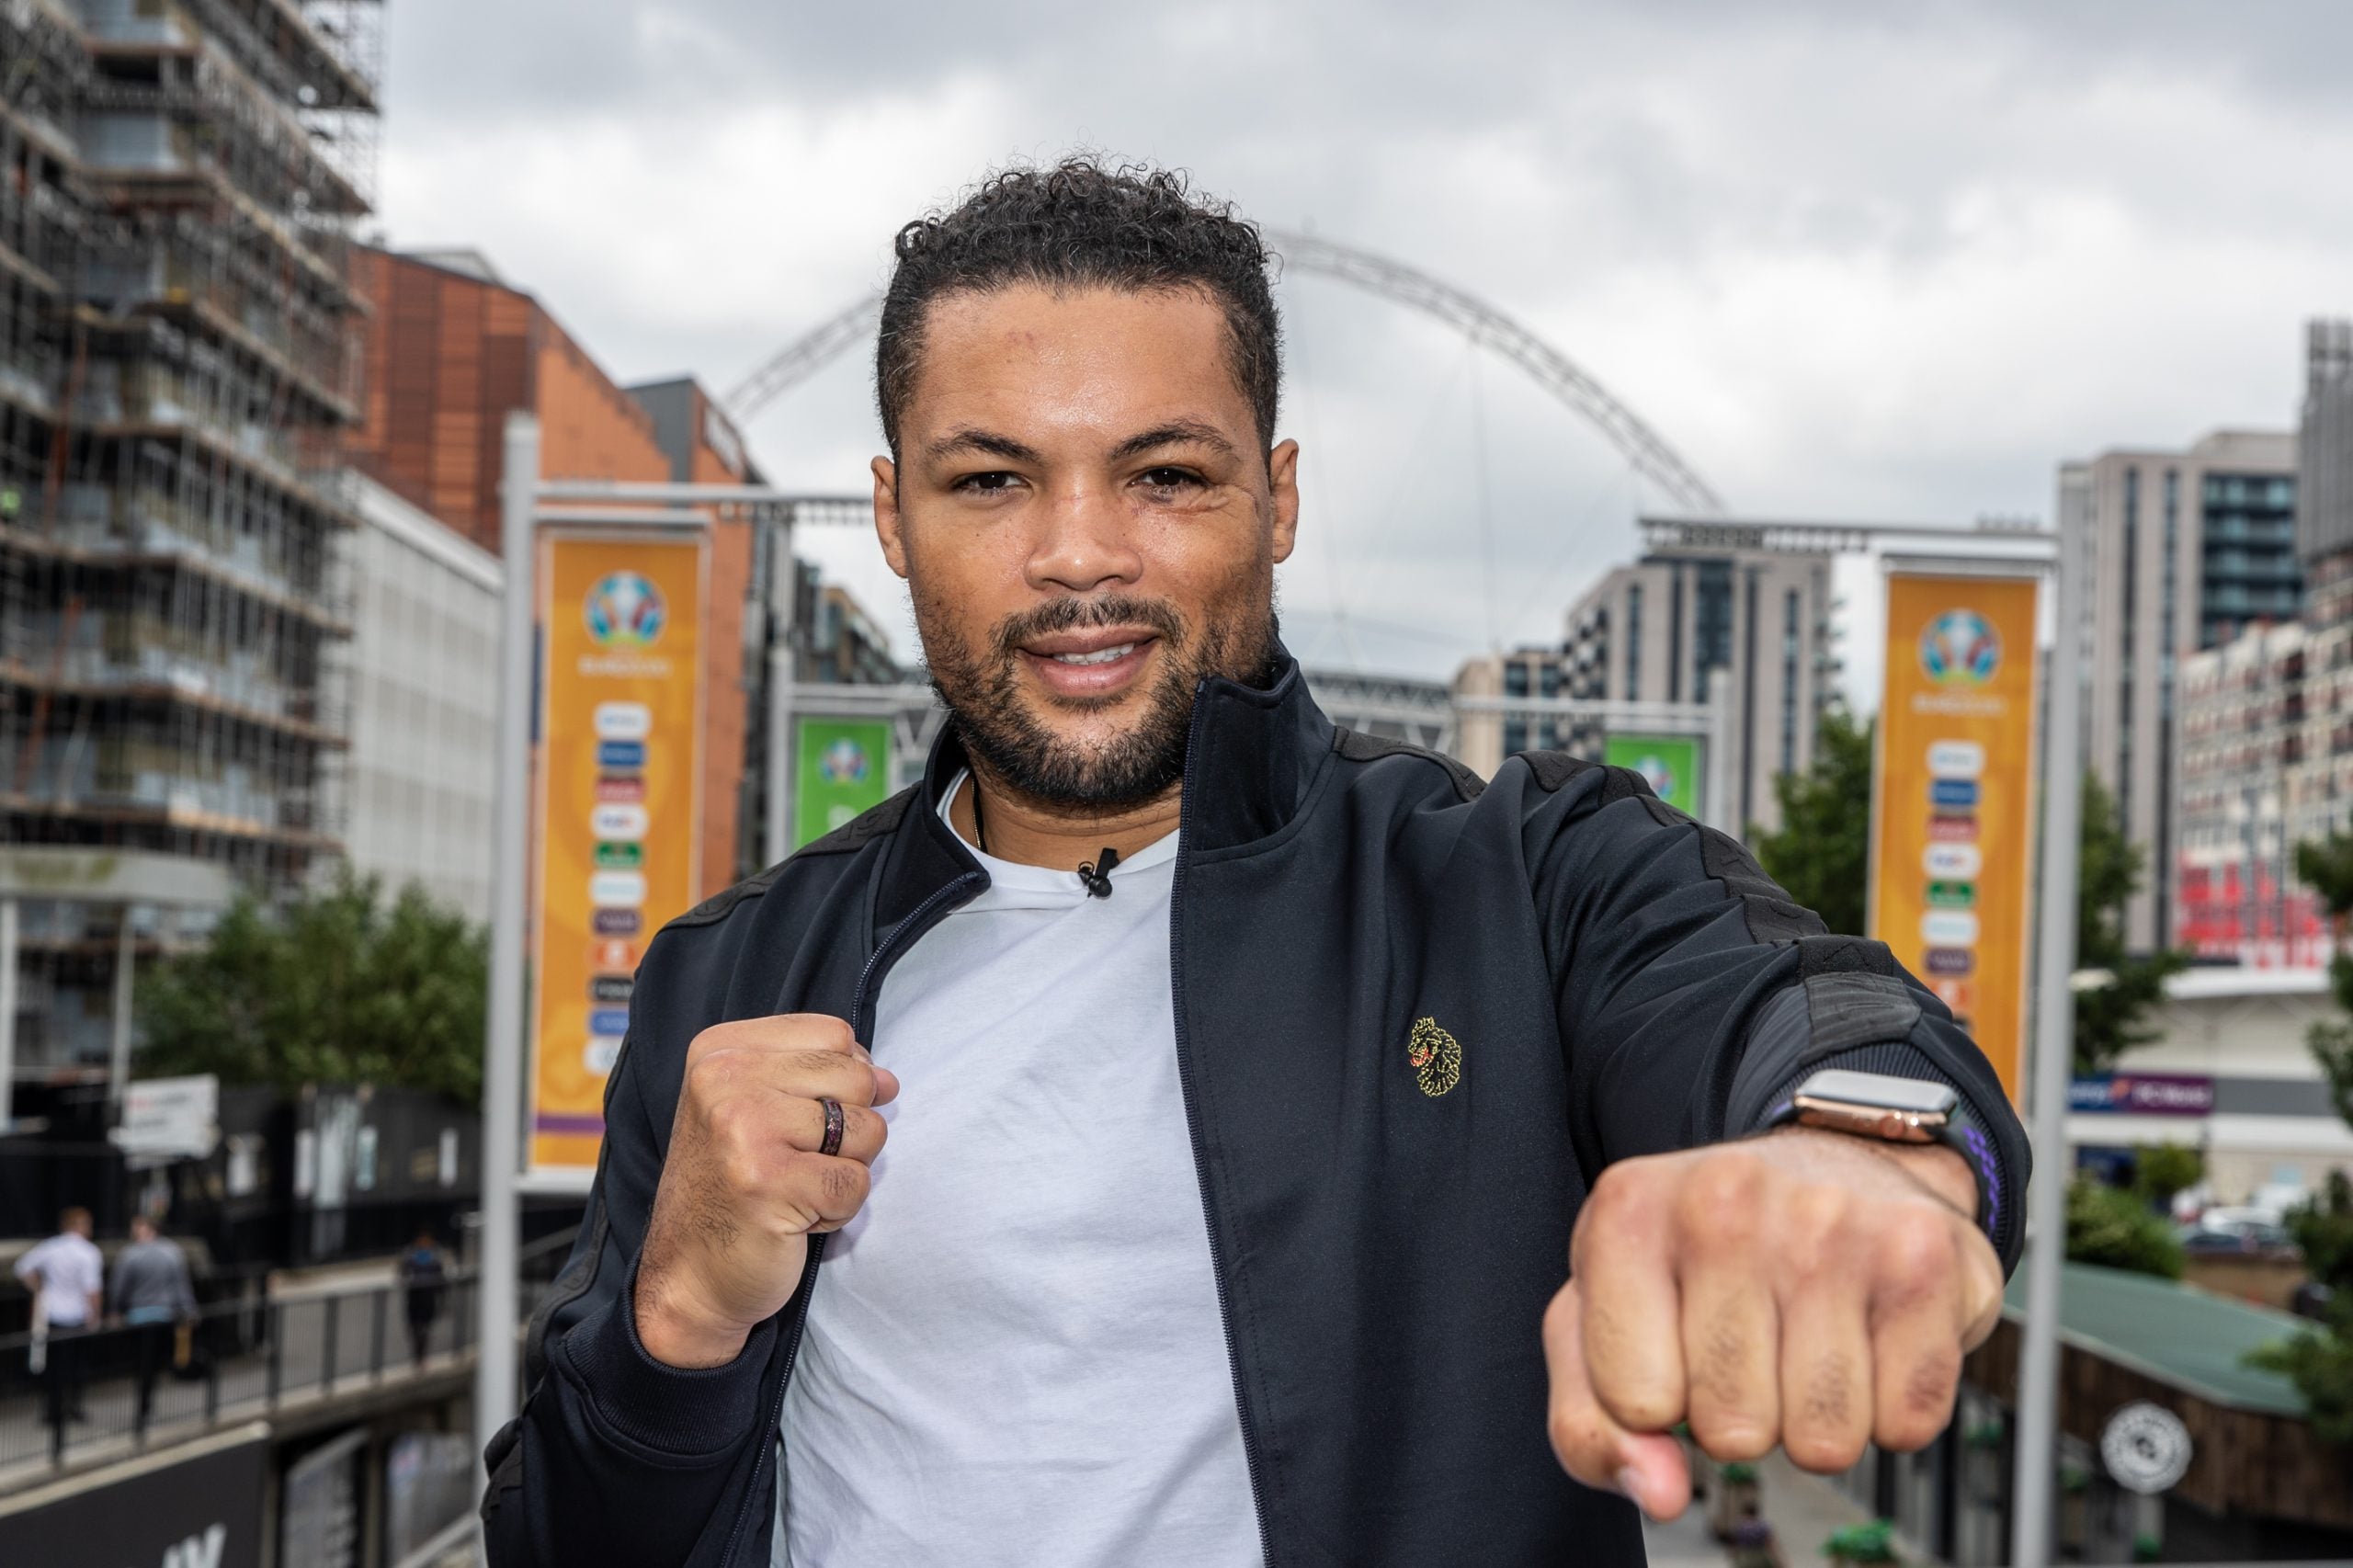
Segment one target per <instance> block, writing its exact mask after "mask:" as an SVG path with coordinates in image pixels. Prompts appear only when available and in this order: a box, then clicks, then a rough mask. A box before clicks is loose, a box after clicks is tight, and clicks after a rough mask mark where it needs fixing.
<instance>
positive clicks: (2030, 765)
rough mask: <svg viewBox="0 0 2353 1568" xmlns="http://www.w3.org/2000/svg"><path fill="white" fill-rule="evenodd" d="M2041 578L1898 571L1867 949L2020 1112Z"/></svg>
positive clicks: (1876, 787)
mask: <svg viewBox="0 0 2353 1568" xmlns="http://www.w3.org/2000/svg"><path fill="white" fill-rule="evenodd" d="M2039 586H2040V581H2039V579H2037V578H2035V577H2031V576H2018V575H2009V576H1992V575H1986V576H1979V575H1962V574H1950V575H1936V574H1927V573H1914V572H1907V571H1900V570H1898V571H1891V572H1890V573H1889V574H1888V579H1887V675H1886V685H1885V687H1884V688H1883V691H1882V694H1881V702H1880V710H1879V715H1880V716H1879V748H1878V758H1877V767H1875V768H1874V770H1873V789H1872V799H1871V873H1870V875H1871V882H1870V935H1871V936H1872V937H1875V938H1877V939H1878V940H1880V941H1882V942H1885V943H1886V944H1887V945H1888V947H1889V948H1890V949H1893V951H1894V954H1895V956H1896V958H1897V960H1899V961H1901V962H1902V963H1903V965H1904V967H1905V968H1906V969H1908V970H1910V971H1912V972H1913V973H1914V974H1915V975H1917V976H1919V977H1920V978H1921V979H1922V980H1923V981H1925V982H1926V983H1927V984H1928V986H1929V987H1930V989H1932V990H1934V991H1935V992H1936V993H1937V994H1938V996H1940V997H1942V998H1943V999H1944V1002H1945V1005H1946V1006H1949V1007H1950V1008H1951V1009H1952V1011H1953V1016H1954V1017H1957V1018H1959V1019H1960V1020H1961V1024H1962V1025H1963V1027H1965V1028H1967V1029H1968V1030H1969V1032H1970V1034H1971V1036H1972V1038H1973V1039H1974V1040H1976V1041H1977V1045H1978V1049H1979V1050H1981V1051H1984V1053H1985V1055H1986V1058H1987V1060H1989V1061H1990V1062H1993V1064H1994V1069H1995V1072H1997V1073H1999V1074H2001V1076H2002V1086H2003V1087H2004V1088H2005V1089H2006V1090H2008V1091H2009V1094H2010V1097H2011V1098H2012V1099H2013V1100H2016V1099H2017V1098H2018V1091H2019V1080H2018V1062H2019V1057H2020V1053H2021V1051H2022V1050H2023V1047H2024V1043H2025V1037H2026V1007H2027V974H2028V963H2027V957H2028V946H2027V944H2028V941H2029V930H2028V928H2029V924H2030V920H2029V907H2028V897H2029V890H2030V888H2031V886H2032V874H2031V873H2032V864H2033V862H2032V852H2033V840H2034V830H2035V815H2034V811H2035V798H2036V797H2035V777H2034V751H2035V702H2036V699H2037V696H2038V690H2039V688H2038V685H2037V681H2036V663H2037V655H2036V650H2035V636H2034V632H2035V619H2034V618H2035V596H2036V592H2037V590H2038V588H2039Z"/></svg>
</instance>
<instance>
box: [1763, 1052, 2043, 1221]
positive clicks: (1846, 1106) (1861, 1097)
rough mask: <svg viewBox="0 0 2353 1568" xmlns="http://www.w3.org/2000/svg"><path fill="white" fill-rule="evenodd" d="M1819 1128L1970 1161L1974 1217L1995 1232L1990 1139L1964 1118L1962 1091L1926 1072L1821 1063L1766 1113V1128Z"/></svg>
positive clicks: (1996, 1181) (1996, 1195) (1997, 1198)
mask: <svg viewBox="0 0 2353 1568" xmlns="http://www.w3.org/2000/svg"><path fill="white" fill-rule="evenodd" d="M1792 1123H1794V1124H1795V1125H1797V1126H1800V1127H1820V1128H1824V1129H1826V1130H1828V1131H1832V1132H1848V1133H1852V1134H1854V1135H1855V1136H1856V1137H1858V1138H1876V1139H1878V1140H1879V1141H1880V1142H1883V1143H1942V1144H1944V1145H1945V1146H1946V1147H1947V1148H1949V1149H1951V1150H1953V1151H1955V1152H1956V1153H1959V1154H1960V1155H1961V1158H1962V1159H1964V1160H1966V1161H1968V1162H1969V1169H1970V1174H1971V1175H1972V1176H1975V1177H1976V1178H1977V1222H1978V1224H1979V1225H1981V1226H1983V1227H1984V1230H1985V1233H1986V1234H1987V1235H1989V1236H1991V1235H1995V1234H1996V1233H1997V1231H1996V1228H1995V1227H1996V1222H1997V1221H1998V1220H1999V1218H2000V1213H2001V1178H2000V1176H1999V1175H1998V1174H1997V1173H1998V1170H1999V1166H1998V1165H1996V1164H1995V1159H1994V1150H1993V1144H1992V1142H1991V1141H1990V1140H1988V1139H1987V1138H1986V1136H1985V1134H1984V1132H1983V1131H1980V1130H1979V1129H1978V1128H1977V1127H1976V1125H1975V1124H1974V1123H1973V1122H1972V1121H1971V1119H1969V1116H1968V1113H1967V1110H1966V1108H1964V1107H1963V1105H1962V1103H1961V1094H1960V1091H1959V1090H1957V1089H1955V1088H1954V1087H1953V1086H1952V1085H1949V1084H1939V1083H1936V1082H1933V1081H1932V1080H1929V1079H1927V1078H1900V1077H1897V1076H1895V1075H1894V1074H1888V1073H1859V1072H1855V1071H1854V1070H1852V1069H1850V1068H1846V1067H1825V1068H1824V1069H1822V1070H1821V1071H1820V1072H1818V1073H1814V1074H1812V1075H1810V1076H1808V1077H1807V1078H1806V1079H1805V1080H1804V1081H1803V1082H1802V1083H1800V1084H1799V1085H1798V1086H1797V1087H1796V1088H1794V1089H1792V1090H1790V1096H1789V1098H1788V1099H1786V1100H1784V1101H1783V1102H1782V1103H1781V1104H1779V1105H1778V1106H1776V1107H1774V1108H1773V1111H1772V1114H1771V1115H1770V1116H1768V1117H1767V1118H1766V1119H1765V1125H1766V1126H1767V1127H1768V1128H1775V1127H1788V1126H1790V1125H1791V1124H1792Z"/></svg>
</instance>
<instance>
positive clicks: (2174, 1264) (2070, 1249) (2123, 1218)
mask: <svg viewBox="0 0 2353 1568" xmlns="http://www.w3.org/2000/svg"><path fill="white" fill-rule="evenodd" d="M2067 1261H2068V1262H2070V1263H2097V1264H2099V1265H2102V1266H2103V1267H2109V1268H2126V1269H2130V1270H2131V1271H2132V1272H2133V1273H2135V1274H2154V1275H2156V1276H2158V1277H2159V1278H2165V1279H2178V1278H2181V1270H2182V1264H2183V1261H2184V1259H2183V1254H2182V1250H2181V1243H2180V1241H2179V1240H2178V1239H2177V1238H2176V1236H2175V1235H2174V1233H2173V1226H2172V1225H2170V1224H2168V1223H2167V1222H2166V1221H2165V1220H2164V1219H2162V1218H2161V1217H2159V1216H2158V1215H2157V1214H2156V1213H2154V1211H2152V1210H2151V1209H2150V1208H2149V1206H2148V1204H2147V1203H2146V1202H2144V1201H2143V1199H2139V1198H2137V1197H2135V1196H2134V1195H2133V1194H2131V1193H2130V1192H2127V1191H2125V1190H2124V1189H2123V1188H2122V1187H2109V1186H2107V1185H2105V1184H2103V1183H2101V1182H2099V1181H2097V1180H2095V1179H2094V1178H2092V1177H2090V1176H2077V1177H2076V1178H2075V1180H2074V1181H2073V1182H2071V1183H2069V1184H2068V1187H2067Z"/></svg>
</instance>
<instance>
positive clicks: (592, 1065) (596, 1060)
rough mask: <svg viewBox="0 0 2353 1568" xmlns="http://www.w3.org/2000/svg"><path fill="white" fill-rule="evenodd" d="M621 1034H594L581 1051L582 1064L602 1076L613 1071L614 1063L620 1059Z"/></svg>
mask: <svg viewBox="0 0 2353 1568" xmlns="http://www.w3.org/2000/svg"><path fill="white" fill-rule="evenodd" d="M620 1056H621V1037H620V1036H619V1035H611V1034H592V1035H590V1036H589V1037H588V1043H587V1045H586V1046H585V1047H584V1048H583V1049H582V1051H581V1052H580V1064H581V1065H582V1066H584V1067H585V1068H587V1069H588V1071H590V1072H591V1073H594V1074H597V1076H598V1077H599V1078H602V1077H605V1076H607V1075H608V1074H610V1073H611V1072H612V1070H613V1063H614V1062H618V1061H620Z"/></svg>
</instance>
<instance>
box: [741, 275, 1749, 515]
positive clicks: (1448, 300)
mask: <svg viewBox="0 0 2353 1568" xmlns="http://www.w3.org/2000/svg"><path fill="white" fill-rule="evenodd" d="M1266 237H1267V241H1268V242H1269V243H1270V244H1272V246H1273V248H1274V250H1275V252H1276V254H1277V255H1278V256H1279V257H1280V258H1281V260H1282V263H1283V266H1284V268H1285V270H1287V271H1289V270H1297V271H1300V272H1303V273H1312V274H1314V275H1316V276H1318V277H1324V278H1334V279H1336V280H1337V281H1339V282H1342V283H1346V284H1348V285H1350V286H1351V287H1354V288H1357V289H1361V290H1364V291H1366V292H1367V293H1370V294H1374V295H1377V296H1379V297H1380V298H1381V299H1384V300H1387V301H1390V302H1392V304H1398V305H1403V306H1404V307H1405V308H1407V309H1409V310H1413V311H1418V312H1421V313H1422V314H1424V315H1427V316H1430V317H1433V318H1435V319H1436V320H1438V321H1441V322H1444V323H1446V324H1448V325H1449V326H1451V327H1453V328H1454V329H1455V330H1457V331H1459V332H1461V334H1462V335H1464V336H1465V337H1467V338H1468V339H1469V340H1470V341H1471V342H1472V343H1473V344H1475V345H1477V346H1478V347H1483V348H1485V349H1488V350H1490V351H1491V352H1493V353H1495V354H1498V355H1500V356H1502V357H1503V358H1506V359H1508V360H1510V361H1511V362H1512V363H1513V364H1514V365H1516V366H1518V368H1519V369H1521V370H1523V371H1525V372H1526V373H1527V374H1528V376H1529V379H1530V380H1532V381H1535V382H1536V384H1537V385H1538V386H1539V387H1540V388H1541V389H1543V391H1544V392H1546V393H1548V394H1549V395H1551V396H1552V398H1553V400H1554V401H1556V402H1558V403H1561V404H1562V405H1563V407H1565V408H1567V409H1568V410H1569V412H1571V413H1572V414H1574V415H1576V416H1577V417H1578V418H1579V419H1581V420H1583V421H1584V422H1585V423H1586V425H1588V426H1591V427H1592V428H1593V429H1594V430H1595V431H1596V432H1597V433H1598V434H1599V435H1600V436H1601V437H1602V438H1603V439H1605V440H1607V441H1608V443H1609V444H1610V445H1611V446H1613V447H1615V448H1616V449H1618V451H1619V452H1620V454H1621V455H1623V456H1624V458H1625V459H1626V460H1627V462H1628V463H1630V464H1631V466H1632V467H1633V469H1634V472H1637V473H1639V474H1641V475H1642V476H1643V478H1645V479H1647V480H1649V481H1650V482H1651V483H1653V484H1654V485H1656V486H1657V487H1658V489H1659V490H1660V491H1661V492H1662V493H1663V494H1665V497H1666V498H1667V499H1668V500H1669V501H1671V502H1672V503H1673V505H1674V507H1675V508H1676V509H1677V510H1680V511H1683V512H1686V513H1688V514H1692V515H1695V516H1703V517H1713V516H1720V515H1722V512H1723V509H1724V505H1723V500H1722V497H1721V496H1720V495H1719V494H1717V493H1716V491H1715V489H1714V488H1713V487H1712V486H1711V485H1710V484H1709V483H1708V482H1707V481H1706V480H1704V479H1701V478H1700V477H1699V471H1698V470H1697V469H1695V468H1693V467H1692V466H1691V464H1690V463H1689V462H1688V461H1686V460H1684V458H1683V456H1682V455H1681V454H1680V453H1678V452H1677V451H1676V449H1674V448H1673V447H1670V446H1668V445H1667V443H1666V438H1665V437H1663V436H1661V435H1660V434H1659V433H1658V432H1657V430H1655V429H1654V428H1653V427H1652V426H1650V424H1649V423H1647V422H1646V421H1644V420H1643V418H1642V417H1641V416H1640V415H1637V414H1635V412H1634V411H1633V410H1632V409H1631V408H1630V407H1628V406H1627V404H1626V403H1625V401H1624V400H1623V399H1621V398H1620V397H1618V396H1617V395H1616V394H1615V393H1613V392H1610V391H1609V389H1608V388H1607V387H1605V386H1603V385H1602V384H1601V382H1600V381H1597V380H1596V379H1595V377H1594V376H1593V374H1592V373H1591V372H1590V371H1588V370H1586V369H1585V368H1584V367H1583V366H1581V365H1579V364H1578V363H1577V362H1576V361H1575V360H1574V359H1572V358H1569V356H1568V355H1567V354H1565V353H1563V352H1562V350H1560V349H1559V348H1557V347H1554V346H1553V345H1552V344H1551V343H1549V342H1547V341H1546V340H1545V339H1544V338H1542V337H1540V336H1539V335H1537V334H1536V333H1534V332H1532V331H1530V330H1529V328H1528V327H1526V326H1524V325H1522V324H1520V323H1519V322H1518V321H1516V320H1514V319H1513V318H1512V317H1511V316H1510V315H1508V314H1506V312H1503V311H1501V310H1498V309H1496V308H1495V306H1494V305H1491V304H1489V303H1488V302H1487V301H1484V300H1482V299H1480V298H1479V297H1478V296H1477V295H1475V294H1472V292H1471V291H1470V290H1466V289H1462V288H1459V287H1457V286H1456V285H1454V284H1452V283H1449V282H1447V281H1446V280H1445V279H1444V278H1437V277H1433V276H1432V275H1431V274H1429V273H1427V272H1424V271H1422V270H1420V269H1419V268H1417V267H1408V266H1406V265H1405V264H1404V262H1401V261H1394V260H1392V259H1391V258H1389V257H1387V256H1381V255H1378V254H1376V253H1374V252H1372V251H1369V250H1365V249H1362V248H1360V247H1358V246H1356V245H1346V244H1340V243H1338V242H1337V241H1335V240H1327V239H1324V238H1322V237H1320V236H1318V235H1314V234H1301V233H1290V232H1289V231H1286V230H1281V229H1269V230H1267V231H1266ZM881 303H882V297H881V295H880V294H879V293H878V294H870V295H868V296H867V297H866V298H864V299H862V300H859V301H857V302H856V303H854V304H852V305H849V306H848V307H847V308H846V309H844V310H841V311H838V312H835V314H833V315H831V316H828V317H827V318H826V319H825V320H824V321H823V322H821V323H819V324H817V325H816V326H815V327H813V328H812V329H810V330H809V331H808V332H806V333H804V334H802V335H801V336H799V337H797V338H795V339H793V340H792V341H791V342H790V343H788V344H786V345H785V346H784V347H782V348H779V349H778V350H777V351H776V352H775V353H774V354H772V355H770V356H769V357H768V358H767V359H766V360H765V361H763V362H762V363H761V365H760V366H759V368H758V369H756V370H754V371H753V372H752V373H751V374H750V375H748V376H746V377H745V378H744V380H743V381H741V382H739V383H738V384H737V385H736V387H735V388H734V390H733V391H732V392H729V393H728V395H727V408H728V412H729V413H730V414H732V415H733V416H734V417H735V419H736V421H737V422H738V423H739V424H740V423H745V422H748V421H749V420H750V419H751V417H752V416H753V415H756V414H757V413H758V412H759V411H760V410H761V409H763V408H765V407H767V405H768V404H769V403H772V402H774V401H775V400H776V399H777V398H779V397H781V396H782V395H783V394H784V393H785V392H789V391H790V390H791V389H792V388H793V387H795V386H797V385H799V384H800V383H801V381H806V380H807V379H808V378H809V377H810V376H812V375H814V374H815V373H816V372H817V371H818V370H821V369H824V367H825V366H826V365H828V364H831V363H832V362H833V361H834V360H835V359H836V358H839V357H840V356H841V355H842V354H844V353H845V352H847V350H849V349H850V348H852V347H856V346H858V345H860V344H864V343H870V342H872V341H873V335H874V323H875V318H876V316H877V314H878V312H880V311H881Z"/></svg>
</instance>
